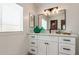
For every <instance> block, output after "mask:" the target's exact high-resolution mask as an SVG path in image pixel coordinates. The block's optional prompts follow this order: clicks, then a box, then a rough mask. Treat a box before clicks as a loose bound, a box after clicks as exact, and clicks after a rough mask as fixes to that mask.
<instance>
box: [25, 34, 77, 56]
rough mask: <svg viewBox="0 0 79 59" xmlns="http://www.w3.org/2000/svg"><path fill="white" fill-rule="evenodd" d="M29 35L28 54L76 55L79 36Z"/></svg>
mask: <svg viewBox="0 0 79 59" xmlns="http://www.w3.org/2000/svg"><path fill="white" fill-rule="evenodd" d="M27 35H28V48H29V49H28V53H30V54H33V55H75V54H77V53H78V45H77V42H78V36H77V35H73V34H71V35H63V34H47V33H44V34H43V33H40V34H35V33H30V34H27Z"/></svg>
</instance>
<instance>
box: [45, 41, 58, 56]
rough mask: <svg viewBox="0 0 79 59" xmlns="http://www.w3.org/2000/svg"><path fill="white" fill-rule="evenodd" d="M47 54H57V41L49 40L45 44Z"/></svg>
mask: <svg viewBox="0 0 79 59" xmlns="http://www.w3.org/2000/svg"><path fill="white" fill-rule="evenodd" d="M47 55H58V43H57V42H52V41H49V42H48V44H47Z"/></svg>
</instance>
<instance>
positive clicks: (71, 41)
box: [59, 37, 75, 44]
mask: <svg viewBox="0 0 79 59" xmlns="http://www.w3.org/2000/svg"><path fill="white" fill-rule="evenodd" d="M59 42H61V43H68V44H75V38H71V37H59Z"/></svg>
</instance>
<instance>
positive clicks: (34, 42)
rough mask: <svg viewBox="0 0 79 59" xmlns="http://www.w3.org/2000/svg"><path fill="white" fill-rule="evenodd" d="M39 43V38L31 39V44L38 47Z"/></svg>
mask: <svg viewBox="0 0 79 59" xmlns="http://www.w3.org/2000/svg"><path fill="white" fill-rule="evenodd" d="M37 44H38V41H37V40H35V39H30V40H29V45H30V46H34V47H37Z"/></svg>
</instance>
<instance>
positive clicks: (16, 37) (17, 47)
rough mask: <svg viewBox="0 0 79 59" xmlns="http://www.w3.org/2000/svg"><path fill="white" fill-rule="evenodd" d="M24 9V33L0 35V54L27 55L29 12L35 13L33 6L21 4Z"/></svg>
mask: <svg viewBox="0 0 79 59" xmlns="http://www.w3.org/2000/svg"><path fill="white" fill-rule="evenodd" d="M19 5H21V6H22V7H23V8H24V32H4V33H0V54H1V55H2V54H3V55H6V54H7V55H11V54H12V55H13V54H15V55H20V54H27V38H26V37H27V36H26V34H27V32H28V30H27V29H28V28H29V17H28V16H29V12H34V6H33V4H19Z"/></svg>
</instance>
